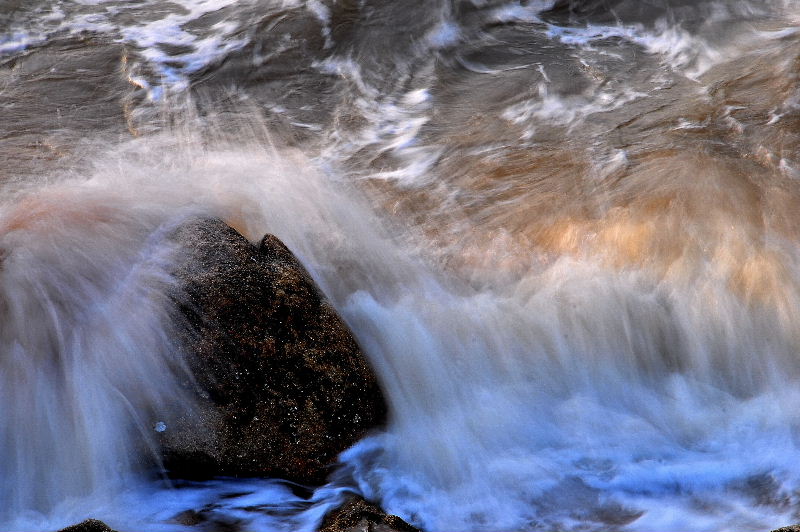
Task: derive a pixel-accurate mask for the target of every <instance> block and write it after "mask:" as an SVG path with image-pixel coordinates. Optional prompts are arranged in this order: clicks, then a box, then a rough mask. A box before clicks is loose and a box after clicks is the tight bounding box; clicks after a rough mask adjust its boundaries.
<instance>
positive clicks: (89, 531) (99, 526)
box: [59, 519, 115, 532]
mask: <svg viewBox="0 0 800 532" xmlns="http://www.w3.org/2000/svg"><path fill="white" fill-rule="evenodd" d="M59 532H115V531H114V530H112V529H111V528H110V527H109V526H108V525H107V524H105V523H104V522H102V521H98V520H97V519H87V520H86V521H82V522H80V523H78V524H77V525H72V526H68V527H67V528H64V529H62V530H59Z"/></svg>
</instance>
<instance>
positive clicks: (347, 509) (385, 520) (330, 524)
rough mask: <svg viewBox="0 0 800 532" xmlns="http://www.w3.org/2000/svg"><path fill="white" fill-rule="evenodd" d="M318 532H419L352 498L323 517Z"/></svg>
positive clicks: (372, 505)
mask: <svg viewBox="0 0 800 532" xmlns="http://www.w3.org/2000/svg"><path fill="white" fill-rule="evenodd" d="M319 532H419V529H417V528H414V527H413V526H411V525H409V524H408V523H406V522H405V521H403V520H402V519H400V518H399V517H397V516H396V515H389V514H387V513H386V512H384V511H383V510H381V509H380V508H379V507H377V506H375V505H374V504H370V503H368V502H367V501H365V500H364V499H362V498H361V497H358V496H354V497H352V498H351V499H350V500H348V501H347V502H346V503H345V504H344V505H343V506H341V507H340V508H339V509H337V510H334V511H333V512H331V513H329V514H328V515H327V516H325V519H324V521H323V522H322V527H321V528H320V529H319Z"/></svg>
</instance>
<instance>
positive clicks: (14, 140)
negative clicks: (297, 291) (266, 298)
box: [0, 0, 800, 531]
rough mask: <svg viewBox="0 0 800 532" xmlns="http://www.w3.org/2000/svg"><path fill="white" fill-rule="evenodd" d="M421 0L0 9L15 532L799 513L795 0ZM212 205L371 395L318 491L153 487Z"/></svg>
mask: <svg viewBox="0 0 800 532" xmlns="http://www.w3.org/2000/svg"><path fill="white" fill-rule="evenodd" d="M412 3H413V5H411V4H409V5H404V4H401V3H397V2H389V1H380V0H365V1H361V2H348V1H336V2H326V1H322V0H319V1H308V2H299V1H298V2H278V1H274V0H249V1H245V2H238V3H235V2H230V1H225V0H219V1H211V0H180V1H176V2H160V1H157V0H148V1H144V2H137V3H125V2H116V1H113V0H92V1H88V0H80V1H78V0H75V1H67V0H60V1H58V2H55V3H53V5H45V4H42V5H38V4H37V6H34V7H31V6H28V5H16V4H9V5H10V6H11V7H10V8H8V9H6V10H5V11H3V9H5V8H3V6H0V22H2V23H4V24H5V26H6V27H5V28H3V27H2V26H0V54H5V55H0V60H2V63H0V67H2V69H3V70H2V74H0V113H3V114H0V133H2V137H0V138H2V139H3V140H5V142H4V144H3V145H0V153H3V156H4V157H5V158H6V160H7V161H9V165H8V166H7V168H6V169H5V170H2V169H0V174H2V176H3V178H4V182H3V183H2V187H3V190H4V194H5V197H4V200H3V203H2V205H0V250H2V268H0V280H1V281H2V283H0V308H1V309H2V313H3V320H2V323H1V324H0V357H2V363H1V364H2V365H1V366H0V367H2V371H1V372H0V383H1V384H0V410H2V418H0V473H2V478H3V483H2V485H0V507H2V510H0V528H3V529H15V530H42V529H56V528H58V527H60V526H64V525H67V524H70V523H72V522H76V521H79V520H81V519H83V518H85V517H86V516H88V515H92V516H94V517H98V518H102V519H105V520H106V521H108V522H109V523H110V524H111V525H113V526H115V527H117V528H118V529H121V530H144V529H152V530H184V529H187V528H188V527H187V526H184V525H179V524H177V523H176V522H174V520H172V518H173V517H174V516H175V515H176V514H178V513H179V512H181V511H183V510H186V509H191V508H200V507H202V508H205V509H206V513H207V514H209V515H213V516H214V520H212V521H211V525H208V526H212V525H213V523H215V522H216V523H217V524H219V526H220V528H221V527H223V526H240V527H242V528H244V529H248V528H253V529H259V530H261V529H264V530H312V529H314V528H315V527H317V526H318V525H319V522H320V520H321V517H322V515H323V514H324V512H325V511H326V510H327V509H328V508H330V507H332V506H333V505H335V504H336V503H337V502H338V501H340V500H341V498H342V497H343V493H344V492H346V491H348V490H352V491H357V492H360V493H361V494H363V495H364V496H366V497H367V498H370V499H372V500H375V501H378V502H380V504H381V505H382V506H383V507H384V508H385V509H386V510H387V511H389V512H391V513H396V514H398V515H400V516H401V517H403V518H405V519H407V520H408V521H410V522H412V523H414V524H416V525H418V526H421V527H423V528H424V529H425V530H431V531H434V530H608V529H621V530H648V531H652V530H678V529H680V530H715V531H718V530H764V529H767V528H769V527H773V528H774V527H777V526H779V525H783V524H788V523H790V522H792V521H795V520H798V517H797V514H798V508H800V501H798V498H797V489H798V487H800V473H798V471H797V467H796V464H795V462H796V457H797V455H798V449H800V443H798V429H800V414H799V413H798V412H800V391H798V390H800V387H799V386H798V384H799V382H798V381H800V363H799V361H798V348H800V319H799V318H800V290H799V288H800V279H799V278H798V274H800V255H799V254H798V251H800V248H798V240H799V239H800V218H799V217H798V214H797V212H796V207H795V206H796V205H797V201H798V200H800V188H798V186H797V181H796V179H797V175H798V174H797V164H798V163H797V161H798V155H799V152H798V148H800V137H798V135H797V132H796V131H797V127H796V126H797V118H798V116H800V115H798V101H800V100H798V96H797V95H798V92H797V89H798V87H797V74H796V70H797V64H798V58H800V46H798V45H797V44H796V42H795V41H796V37H797V34H798V31H800V30H798V20H800V19H798V17H797V14H798V13H800V11H798V10H799V9H800V6H799V5H798V4H796V3H795V2H793V1H789V0H787V1H777V0H775V1H770V2H738V3H735V4H732V3H723V2H713V1H708V2H683V1H678V0H674V1H668V0H664V1H661V2H647V3H645V2H641V3H640V2H631V1H626V0H614V1H611V0H609V1H605V2H600V1H598V2H592V1H583V2H581V1H557V2H502V1H496V2H477V1H473V2H470V1H453V2H435V3H426V2H412ZM87 32H89V33H87ZM81 54H95V55H94V56H91V55H89V57H100V58H109V57H111V58H115V59H113V60H108V61H106V62H105V63H104V62H102V61H97V60H86V57H87V56H85V55H81ZM62 63H63V65H66V66H67V67H66V68H64V66H63V65H62ZM70 65H77V66H80V68H81V69H83V70H81V71H80V72H79V71H78V70H77V66H76V68H75V69H73V70H70V68H69V66H70ZM87 76H88V77H91V79H97V80H100V81H101V82H102V83H100V82H97V83H96V84H95V85H93V86H96V87H100V88H98V89H97V94H92V95H87V94H85V93H83V92H81V90H80V87H81V85H80V83H81V79H82V78H86V77H87ZM92 76H93V77H92ZM76 87H78V88H76ZM102 91H105V92H102ZM101 92H102V93H101ZM28 95H44V97H42V98H39V97H32V96H31V97H29V96H28ZM52 102H56V103H52ZM59 102H62V103H59ZM51 104H52V105H54V106H55V107H54V108H51V107H48V106H49V105H51ZM104 106H105V107H104ZM117 107H118V110H117V111H113V110H114V109H117ZM108 109H111V110H108ZM112 111H113V112H112ZM115 112H116V113H117V114H114V113H115ZM104 113H105V114H104ZM54 117H55V118H54ZM98 117H99V118H98ZM103 117H106V118H103ZM133 137H135V138H133ZM193 213H194V214H196V213H203V214H212V215H216V216H220V217H222V218H224V219H225V220H227V221H228V222H229V223H230V224H232V225H233V226H235V227H236V228H237V229H239V230H240V231H242V232H243V233H244V234H246V235H247V236H249V237H250V238H253V239H256V238H258V237H259V236H260V235H261V234H263V233H264V232H267V231H269V232H271V233H274V234H276V235H278V236H279V237H280V238H281V239H282V240H283V241H284V242H286V244H287V245H288V246H289V247H290V248H291V249H292V250H293V251H294V252H295V253H296V254H297V255H298V256H299V257H300V258H301V260H302V261H303V262H304V264H305V265H306V266H307V267H308V269H309V270H310V272H311V273H312V275H313V276H314V277H315V279H316V280H317V281H318V282H319V284H320V286H321V287H322V288H323V290H324V291H325V292H326V293H327V294H328V295H329V297H330V298H331V300H332V301H333V303H334V305H335V306H336V307H337V309H338V310H339V311H340V313H341V314H342V316H343V317H344V318H345V319H346V320H347V322H348V323H349V324H350V326H351V328H352V329H353V332H354V334H355V335H356V337H357V338H358V340H359V342H360V343H361V345H362V347H363V348H364V351H365V352H366V353H367V355H368V356H369V357H370V360H371V362H372V363H373V365H374V367H375V370H376V372H377V373H378V375H379V378H380V380H381V382H382V384H383V386H384V390H385V393H386V395H387V399H388V401H389V403H390V407H391V420H390V424H389V426H388V427H387V428H386V430H385V431H383V432H381V433H379V434H375V435H373V436H370V437H368V438H367V439H365V440H363V441H362V442H360V443H358V444H356V445H355V446H354V447H353V448H351V449H350V450H348V451H347V452H345V453H344V454H343V455H342V457H341V464H340V467H339V469H338V470H337V471H336V472H335V473H334V474H333V475H332V477H331V480H330V482H329V484H328V485H326V486H323V487H321V488H319V489H317V491H316V492H315V494H314V495H313V496H312V497H311V498H310V499H308V500H306V499H302V498H301V497H299V496H298V495H295V494H294V493H293V492H292V491H291V489H289V487H288V486H287V485H286V484H285V483H282V482H281V481H280V480H279V479H275V480H270V479H263V480H249V481H238V480H237V481H234V480H229V479H219V480H215V481H210V482H206V483H178V484H177V485H176V486H173V487H170V486H169V485H168V483H166V482H165V481H162V480H159V477H158V469H159V464H158V461H157V460H156V459H155V458H154V453H153V452H152V450H151V449H149V448H148V442H150V441H151V440H152V435H153V432H154V430H156V429H157V428H158V427H160V426H161V425H158V424H159V423H163V424H164V425H163V426H166V427H169V425H170V423H171V419H172V416H175V415H180V414H185V413H186V412H191V409H192V407H193V405H192V401H191V398H190V397H188V396H186V395H185V393H184V392H181V390H186V389H187V388H186V386H185V385H184V384H185V382H186V380H187V379H189V377H188V374H187V373H186V370H185V368H184V366H183V362H182V354H181V352H180V348H179V346H177V345H176V344H175V343H174V342H175V338H176V337H177V335H176V332H175V329H174V328H175V327H180V326H181V324H180V322H179V321H177V319H176V313H175V311H174V310H175V309H174V308H173V303H172V302H171V301H170V299H169V297H168V296H167V294H168V293H169V287H170V285H171V283H172V282H173V281H172V279H171V278H170V275H169V273H168V272H169V271H170V260H171V257H172V255H171V253H172V248H171V246H172V244H171V243H170V242H169V240H168V239H167V238H166V235H167V234H169V231H170V228H172V227H174V225H175V224H176V223H179V221H180V220H181V219H183V217H185V216H187V215H191V214H193ZM131 309H135V312H133V311H132V310H131ZM257 507H258V508H262V509H264V508H266V509H268V510H265V511H256V510H252V508H257ZM248 508H250V509H248Z"/></svg>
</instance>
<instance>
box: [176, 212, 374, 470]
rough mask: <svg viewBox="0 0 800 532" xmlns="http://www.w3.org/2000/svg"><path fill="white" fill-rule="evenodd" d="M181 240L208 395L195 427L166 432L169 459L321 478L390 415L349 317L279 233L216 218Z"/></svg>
mask: <svg viewBox="0 0 800 532" xmlns="http://www.w3.org/2000/svg"><path fill="white" fill-rule="evenodd" d="M174 239H175V241H176V242H177V243H178V244H179V248H180V249H181V250H182V251H181V253H182V255H181V257H180V261H179V265H178V267H177V268H176V270H175V275H176V276H177V278H178V279H179V281H180V285H181V286H180V287H179V288H178V289H177V290H176V294H175V298H176V299H177V300H178V302H179V305H180V308H181V311H182V313H183V315H184V317H185V318H186V320H187V322H188V323H189V324H190V325H191V326H192V327H190V328H189V330H191V332H190V333H187V335H186V345H187V346H188V349H187V351H188V355H189V360H190V366H191V369H192V371H193V373H194V375H195V378H196V380H197V385H199V388H200V389H202V390H203V393H204V394H205V395H207V397H205V398H204V400H203V401H202V402H203V405H202V407H201V415H200V417H201V418H202V423H201V424H200V425H199V426H198V420H197V419H196V418H194V419H186V420H184V422H182V423H179V424H178V425H177V426H173V427H167V429H166V430H164V431H163V432H161V433H160V438H161V441H162V444H163V448H164V456H165V465H166V467H167V469H168V470H170V471H171V473H172V474H173V475H175V476H180V477H205V476H212V475H236V476H270V477H280V478H286V479H291V480H295V481H298V482H303V483H319V482H321V481H323V480H324V478H325V476H326V475H327V472H328V470H327V468H328V466H329V465H330V464H331V463H332V462H333V461H334V460H335V458H336V456H337V454H338V453H340V452H341V451H343V450H344V449H346V448H347V447H348V446H350V445H352V444H353V443H355V442H356V441H357V440H358V439H360V438H361V437H362V436H364V434H365V433H366V432H367V431H368V430H369V429H371V428H373V427H375V426H376V425H379V424H381V423H382V422H383V421H384V418H385V415H386V406H385V403H384V400H383V397H382V395H381V392H380V389H379V387H378V384H377V381H376V379H375V377H374V375H373V374H372V371H371V369H370V367H369V366H368V364H367V361H366V360H365V358H364V356H363V354H362V353H361V351H360V350H359V347H358V345H357V344H356V342H355V340H354V339H353V337H352V336H351V334H350V331H349V330H348V328H347V326H346V325H345V324H344V323H343V322H342V320H341V319H340V318H339V317H338V316H337V314H336V313H335V311H334V309H333V308H332V307H331V305H330V304H329V303H328V302H327V301H326V300H325V298H324V297H323V296H322V295H321V293H320V292H319V290H318V289H317V287H316V286H315V284H314V282H313V281H312V280H311V278H310V276H309V275H308V273H307V272H306V270H305V269H304V268H303V266H301V265H300V263H299V262H298V261H297V259H296V258H295V257H294V255H293V254H292V253H291V252H290V251H289V250H288V249H287V248H286V246H284V245H283V244H282V243H281V242H280V241H279V240H278V239H277V238H275V237H274V236H271V235H267V236H265V237H264V239H263V240H262V241H261V243H260V245H259V246H258V247H256V246H254V245H253V244H251V243H250V242H249V241H247V240H246V239H245V238H244V237H242V236H241V235H240V234H239V233H237V232H236V231H235V230H233V229H232V228H230V227H229V226H227V225H226V224H225V223H223V222H221V221H219V220H215V219H199V220H197V219H195V220H190V221H189V222H187V223H185V224H183V225H182V226H181V227H180V228H179V229H178V230H177V232H176V233H175V235H174Z"/></svg>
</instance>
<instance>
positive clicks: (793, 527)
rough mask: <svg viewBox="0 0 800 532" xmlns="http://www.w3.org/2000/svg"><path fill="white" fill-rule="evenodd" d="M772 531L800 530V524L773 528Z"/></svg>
mask: <svg viewBox="0 0 800 532" xmlns="http://www.w3.org/2000/svg"><path fill="white" fill-rule="evenodd" d="M772 532H800V525H790V526H784V527H781V528H778V529H775V530H773V531H772Z"/></svg>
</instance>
